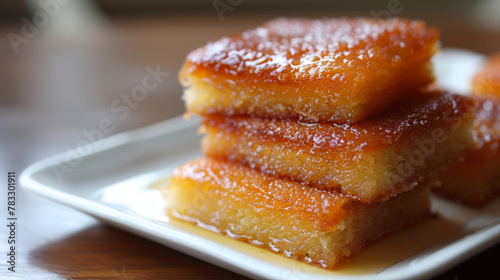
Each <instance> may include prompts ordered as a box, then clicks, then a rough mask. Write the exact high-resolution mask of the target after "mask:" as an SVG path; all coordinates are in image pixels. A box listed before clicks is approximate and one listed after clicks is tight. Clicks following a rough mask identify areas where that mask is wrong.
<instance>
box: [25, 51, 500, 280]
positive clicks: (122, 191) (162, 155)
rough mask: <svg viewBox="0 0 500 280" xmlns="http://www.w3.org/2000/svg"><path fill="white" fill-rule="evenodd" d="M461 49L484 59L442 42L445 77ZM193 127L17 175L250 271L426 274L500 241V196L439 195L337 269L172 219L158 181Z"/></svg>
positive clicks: (107, 218) (70, 156) (329, 275)
mask: <svg viewBox="0 0 500 280" xmlns="http://www.w3.org/2000/svg"><path fill="white" fill-rule="evenodd" d="M453 52H455V53H453ZM457 59H458V60H457ZM460 59H462V62H463V63H464V65H465V63H469V64H470V63H472V64H474V63H473V62H471V61H472V60H474V59H475V60H476V61H480V57H479V56H477V55H474V54H470V53H463V52H459V51H447V52H443V53H442V55H440V56H438V58H437V59H436V66H437V71H438V77H439V78H440V80H439V81H438V82H439V83H440V84H441V85H444V86H446V84H451V85H454V83H453V81H452V80H447V78H446V75H445V74H449V73H448V71H450V70H449V69H455V67H452V66H450V64H446V63H457V61H458V62H460ZM446 61H448V62H446ZM476 63H477V62H476ZM447 69H448V70H447ZM440 71H441V72H442V73H441V72H440ZM443 71H444V72H443ZM443 75H444V76H443ZM457 75H459V74H457ZM462 75H469V76H470V73H469V74H463V73H462ZM448 76H449V77H454V76H453V75H452V76H450V75H448ZM460 79H462V78H460ZM464 86H465V84H464ZM462 89H463V88H462ZM456 90H459V91H460V88H458V89H456ZM463 91H466V89H463ZM197 127H198V120H197V119H192V120H190V121H185V120H183V119H181V118H176V119H173V120H169V121H166V122H163V123H160V124H157V125H153V126H150V127H146V128H142V129H139V130H135V131H131V132H127V133H123V134H119V135H116V136H113V137H110V138H107V139H104V140H102V141H99V142H96V143H93V144H91V145H89V146H86V147H81V148H80V149H79V150H73V151H68V152H67V153H64V154H60V155H57V156H54V157H52V158H49V159H46V160H44V161H41V162H38V163H36V164H33V165H32V166H30V167H28V168H27V169H26V170H25V171H24V172H23V174H22V175H21V184H22V186H23V187H24V188H25V189H26V190H28V191H31V192H33V193H36V194H38V195H41V196H43V197H46V198H49V199H52V200H54V201H57V202H60V203H62V204H65V205H68V206H70V207H73V208H76V209H78V210H81V211H83V212H85V213H88V214H89V215H92V216H95V217H97V218H99V219H100V220H101V221H103V222H105V223H109V224H111V225H114V226H117V227H120V228H122V229H125V230H127V231H130V232H132V233H135V234H138V235H141V236H143V237H146V238H148V239H151V240H154V241H156V242H158V243H161V244H164V245H166V246H168V247H171V248H173V249H176V250H179V251H181V252H184V253H186V254H189V255H192V256H194V257H196V258H199V259H202V260H205V261H207V262H210V263H213V264H215V265H218V266H221V267H224V268H226V269H229V270H232V271H234V272H237V273H240V274H243V275H246V276H249V277H253V278H268V279H384V280H387V279H403V278H404V279H411V278H419V279H420V278H427V277H431V276H434V275H437V274H439V273H440V272H443V271H445V270H447V269H449V268H450V267H451V266H453V265H455V264H457V263H459V262H461V261H463V260H465V259H466V258H469V257H471V256H473V255H474V254H476V253H478V252H480V251H482V250H484V249H486V248H488V247H490V246H492V245H493V244H495V243H497V242H498V241H500V199H497V200H495V201H493V202H492V203H490V204H488V205H487V206H486V207H484V208H481V209H479V210H472V209H468V208H465V207H461V206H459V205H455V204H453V203H449V202H446V201H443V200H440V199H437V198H433V209H434V211H435V212H436V213H438V216H439V218H435V219H430V220H428V221H425V222H423V223H419V224H417V225H415V226H412V227H410V228H407V229H404V230H402V231H399V232H397V233H393V234H390V235H388V236H386V237H383V238H382V239H381V240H379V241H377V242H375V243H374V244H371V245H370V246H368V248H366V249H365V250H363V252H362V253H360V254H359V255H357V256H356V257H355V258H354V259H353V260H352V261H351V262H349V263H347V264H345V265H342V266H340V267H339V268H338V269H337V270H335V271H328V270H324V269H321V268H317V267H314V266H311V265H307V264H303V263H300V262H296V261H293V260H290V259H287V258H284V257H281V256H279V255H277V254H274V253H272V252H268V251H266V250H263V249H260V248H257V247H254V246H252V245H249V244H246V243H243V242H239V241H236V240H232V239H230V238H227V237H224V236H221V235H218V234H216V233H212V232H209V231H207V230H204V229H200V228H197V227H196V226H193V225H190V224H187V223H184V222H179V221H175V220H171V219H169V218H168V217H167V216H165V215H164V213H165V207H166V205H165V200H164V199H163V198H162V194H161V192H160V191H159V190H158V189H159V188H161V187H164V186H163V184H164V183H162V182H161V181H160V182H158V181H159V180H161V179H163V178H165V177H168V175H169V173H170V172H171V171H172V169H173V168H175V167H176V166H177V165H179V164H182V163H184V162H186V161H188V160H190V159H192V158H195V157H197V156H201V151H200V147H199V140H200V136H199V135H198V134H197V132H196V131H197ZM81 154H84V155H83V156H80V155H81Z"/></svg>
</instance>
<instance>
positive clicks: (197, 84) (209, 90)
mask: <svg viewBox="0 0 500 280" xmlns="http://www.w3.org/2000/svg"><path fill="white" fill-rule="evenodd" d="M437 39H438V31H437V30H435V29H433V28H428V27H426V26H425V24H424V23H422V22H417V21H409V20H402V19H392V20H387V21H377V20H370V19H332V20H301V19H295V20H287V19H279V20H275V21H272V22H269V23H267V24H265V25H263V26H262V27H259V28H257V29H254V30H250V31H247V32H244V33H243V34H241V35H238V36H232V37H226V38H223V39H221V40H219V41H216V42H212V43H209V44H207V45H206V46H205V47H203V48H200V49H198V50H195V51H194V52H192V53H191V54H190V55H189V56H188V59H187V61H186V63H185V65H184V67H183V69H182V71H181V73H180V80H181V83H183V85H184V86H185V92H184V99H185V101H186V105H187V108H188V112H191V113H199V114H211V113H222V114H226V115H237V114H247V115H249V114H250V115H254V116H261V117H279V118H290V117H295V118H300V119H305V120H309V121H311V120H312V121H318V120H330V121H334V122H336V123H345V122H357V121H360V120H362V119H364V118H366V117H369V116H372V115H374V114H377V113H380V112H381V111H382V110H383V109H384V108H386V107H388V106H389V105H390V104H391V103H393V102H394V101H396V100H399V99H401V98H402V97H404V96H408V95H411V94H414V91H412V90H413V89H415V88H418V87H421V86H424V85H426V84H428V83H430V82H432V81H433V79H434V78H433V73H432V66H431V64H430V61H429V60H430V57H431V56H432V55H433V54H434V52H435V51H436V49H437V47H436V42H437Z"/></svg>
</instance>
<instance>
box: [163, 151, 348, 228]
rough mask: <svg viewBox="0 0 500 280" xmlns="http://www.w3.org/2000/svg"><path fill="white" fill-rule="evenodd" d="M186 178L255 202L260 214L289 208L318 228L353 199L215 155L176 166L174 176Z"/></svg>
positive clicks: (335, 219)
mask: <svg viewBox="0 0 500 280" xmlns="http://www.w3.org/2000/svg"><path fill="white" fill-rule="evenodd" d="M186 179H187V180H191V181H195V182H197V184H201V185H203V186H207V187H203V188H200V191H213V192H217V197H219V198H222V199H221V200H226V199H225V198H226V197H227V201H231V203H236V204H240V203H241V204H245V205H247V204H248V205H252V208H253V209H255V211H257V212H259V213H261V215H265V213H266V212H268V213H269V214H270V216H276V214H277V213H279V212H280V211H286V212H287V216H288V217H289V218H291V219H296V220H301V221H304V223H303V224H304V226H307V225H314V228H315V229H316V230H330V229H332V228H334V227H335V226H337V225H338V223H339V222H340V221H341V220H342V219H344V217H345V215H346V212H345V210H344V209H343V208H344V207H346V206H347V205H350V202H352V199H350V198H347V197H343V196H342V195H341V194H339V193H337V192H335V191H332V190H319V189H316V188H314V187H310V186H306V185H302V184H300V183H296V182H293V181H289V180H286V179H280V178H277V177H273V176H270V175H266V174H263V173H261V172H258V171H255V170H252V169H250V168H248V167H245V166H242V165H239V164H236V163H231V162H223V161H218V160H215V159H212V158H199V159H196V160H193V161H190V162H188V163H186V164H184V165H182V166H179V167H177V168H176V169H175V170H174V172H173V174H172V180H181V182H185V180H186ZM205 195H208V194H205ZM220 203H223V202H222V201H221V202H220Z"/></svg>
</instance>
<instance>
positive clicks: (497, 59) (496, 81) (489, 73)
mask: <svg viewBox="0 0 500 280" xmlns="http://www.w3.org/2000/svg"><path fill="white" fill-rule="evenodd" d="M472 91H473V94H474V95H478V96H482V95H489V94H493V95H496V96H497V97H500V53H498V54H496V55H493V56H491V57H489V58H488V60H487V61H486V63H485V65H484V66H483V67H482V69H481V70H480V71H479V72H478V73H477V74H476V76H474V78H473V79H472Z"/></svg>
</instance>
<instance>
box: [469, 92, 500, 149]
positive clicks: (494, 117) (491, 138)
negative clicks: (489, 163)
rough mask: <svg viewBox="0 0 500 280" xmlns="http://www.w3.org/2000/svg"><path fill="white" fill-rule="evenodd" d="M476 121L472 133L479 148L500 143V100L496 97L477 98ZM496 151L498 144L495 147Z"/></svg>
mask: <svg viewBox="0 0 500 280" xmlns="http://www.w3.org/2000/svg"><path fill="white" fill-rule="evenodd" d="M477 101H478V104H477V110H476V120H475V122H474V129H473V131H472V133H473V136H474V138H475V140H476V142H477V143H478V144H479V145H478V146H479V147H483V146H484V145H486V144H488V143H491V144H493V143H495V142H500V99H499V98H498V97H495V96H490V97H489V98H486V97H478V98H477ZM494 146H495V147H492V148H494V149H495V150H496V149H497V148H498V144H496V145H494Z"/></svg>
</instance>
